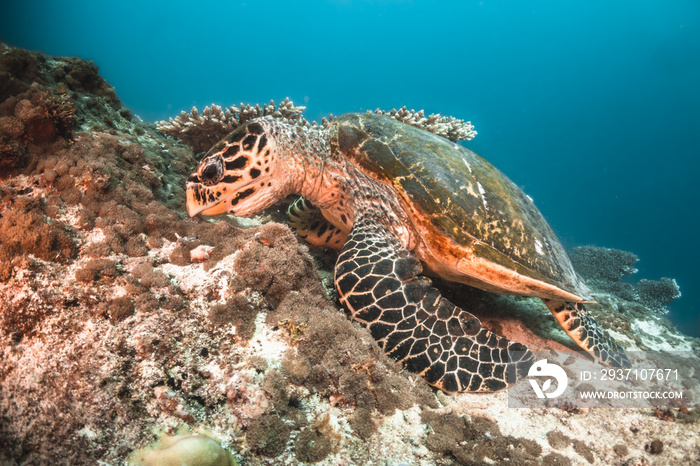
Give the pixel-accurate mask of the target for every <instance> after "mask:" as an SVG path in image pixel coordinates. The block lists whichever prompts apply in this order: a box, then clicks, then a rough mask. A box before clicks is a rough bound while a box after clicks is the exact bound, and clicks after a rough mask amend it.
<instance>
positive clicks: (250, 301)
mask: <svg viewBox="0 0 700 466" xmlns="http://www.w3.org/2000/svg"><path fill="white" fill-rule="evenodd" d="M285 102H288V101H285ZM283 105H284V106H285V108H287V107H289V109H290V110H289V112H291V113H290V115H291V114H294V115H296V113H295V112H296V109H297V108H296V107H293V105H292V104H291V102H289V103H283ZM241 107H242V108H248V110H250V109H252V108H253V107H244V106H241ZM219 110H221V109H219ZM210 112H211V110H210ZM282 113H284V112H282ZM297 113H298V112H297ZM399 113H400V112H399ZM402 115H404V117H406V118H411V119H413V120H416V121H418V120H419V119H420V118H423V116H422V114H417V113H415V112H413V113H411V112H408V111H405V109H404V110H403V114H402ZM186 117H187V119H192V116H191V115H189V116H187V115H186ZM182 119H183V125H184V119H185V117H183V118H182ZM450 121H451V120H450ZM448 123H449V124H451V125H453V126H454V122H448ZM190 126H191V125H190ZM175 135H176V134H175ZM206 137H209V136H207V134H205V133H203V132H200V133H197V137H196V138H195V139H194V142H193V143H192V146H195V149H194V150H193V149H192V147H190V146H188V145H186V144H183V142H182V141H180V140H178V139H176V138H174V137H172V136H168V135H166V134H164V133H163V132H161V131H160V130H159V129H158V128H157V127H156V125H155V124H152V123H147V122H143V121H141V120H140V119H139V118H138V117H137V116H135V115H133V114H132V113H131V112H130V111H129V110H128V109H127V108H125V107H123V106H122V104H121V103H120V101H119V99H118V97H117V95H116V93H115V91H114V89H113V88H112V87H111V86H110V85H109V84H108V83H107V82H106V81H104V80H103V79H102V78H101V77H100V75H99V73H98V69H97V67H96V66H95V65H94V64H93V63H91V62H87V61H84V60H82V59H78V58H66V57H52V56H46V55H44V54H42V53H39V52H30V51H26V50H22V49H17V48H13V47H10V46H7V45H4V44H0V464H3V465H5V464H7V465H19V464H22V465H25V464H26V465H31V464H37V465H39V464H71V465H79V464H104V465H107V464H109V465H117V464H127V463H128V464H158V463H157V461H158V460H159V458H160V460H162V461H165V459H164V458H165V455H170V456H168V458H171V459H172V457H173V456H175V457H177V455H179V454H181V453H179V452H180V451H185V450H187V451H188V452H191V451H193V449H199V450H197V451H200V450H201V451H202V452H203V453H202V455H205V454H206V455H209V456H210V457H211V458H215V459H212V460H211V462H210V463H206V464H235V463H236V462H237V463H238V464H242V465H258V464H260V465H263V464H305V463H315V464H324V465H338V464H424V465H431V464H519V465H520V464H527V465H538V464H542V465H560V464H562V465H565V464H601V465H609V464H620V465H622V464H625V465H635V464H639V465H642V464H681V463H688V464H693V463H694V462H698V461H700V423H699V422H698V417H699V413H698V409H697V408H694V409H688V407H687V406H683V405H679V406H678V407H676V408H672V409H653V408H645V409H578V408H573V407H572V408H570V409H560V408H550V409H514V408H509V407H508V395H507V393H506V392H500V393H497V394H493V395H476V394H460V395H454V396H450V395H446V394H444V393H442V392H437V391H435V390H433V389H431V388H430V387H429V386H428V385H427V384H426V383H425V382H424V381H423V380H422V379H421V378H420V377H417V376H415V375H414V374H411V373H408V372H406V371H403V370H401V368H400V367H399V366H398V365H396V364H395V363H394V362H393V361H391V360H390V359H388V358H387V357H386V356H385V355H384V354H383V353H382V352H381V351H380V350H379V349H378V347H377V345H376V344H375V343H374V341H373V339H372V337H371V335H370V334H369V332H368V331H367V330H365V329H363V328H362V327H360V326H359V325H357V324H355V323H353V322H351V321H350V320H349V319H348V318H347V317H346V315H345V314H344V312H343V310H342V309H341V308H339V306H338V304H337V302H336V300H335V299H334V294H333V290H332V288H333V286H332V278H331V277H332V272H331V270H332V264H333V258H332V255H328V254H327V253H325V252H323V251H316V250H310V249H309V247H307V246H306V245H305V244H303V243H301V242H300V240H299V239H298V238H297V237H296V236H295V235H294V234H293V233H292V231H291V230H290V229H289V228H288V227H287V226H286V225H284V223H283V220H284V215H283V214H282V212H281V211H280V210H271V211H268V212H266V213H265V214H264V215H263V216H260V217H257V218H256V219H253V220H242V219H237V218H233V217H229V216H222V217H220V218H216V219H209V220H204V219H200V218H193V219H191V218H189V217H188V216H187V214H186V212H185V210H184V201H185V196H184V190H183V188H184V185H185V181H186V179H187V176H188V175H189V172H190V171H191V169H192V168H193V167H194V166H195V165H196V156H195V151H199V150H201V147H204V144H205V142H206ZM203 141H204V142H203ZM195 143H196V144H200V145H199V146H196V144H195ZM606 251H607V252H606ZM609 251H614V250H602V249H600V248H591V249H586V250H580V251H578V252H575V253H574V256H575V257H577V258H578V259H581V263H582V264H585V263H593V262H595V261H597V262H596V266H595V267H594V268H592V269H591V273H593V271H597V272H601V271H603V270H608V271H609V273H607V274H603V276H599V277H589V279H590V280H589V281H591V282H592V287H593V288H594V292H595V297H596V300H597V302H598V303H599V304H598V305H591V311H592V312H594V313H595V314H596V319H597V320H599V321H600V322H601V323H602V324H604V325H605V327H606V328H608V329H611V332H612V333H613V334H614V336H615V337H616V338H617V339H618V340H620V341H621V342H622V344H623V345H624V346H625V347H626V348H628V349H630V350H645V349H653V350H657V351H663V350H666V351H671V350H679V349H682V350H685V351H688V352H690V353H691V354H694V356H692V358H691V359H687V360H683V361H682V363H683V364H686V365H689V366H695V367H698V368H699V369H700V358H698V357H697V355H698V354H699V353H700V342H699V341H698V340H697V339H693V338H690V337H687V336H684V335H682V334H680V333H679V332H677V331H676V330H675V329H674V328H673V327H672V325H671V324H670V323H669V322H668V320H666V318H665V315H664V312H663V311H662V310H663V308H664V306H665V305H666V304H668V301H669V300H670V299H673V298H674V297H675V296H676V294H677V293H676V292H675V291H677V289H676V290H675V291H674V287H673V285H674V284H675V283H671V282H670V279H662V281H660V282H655V283H658V284H657V285H654V284H653V283H652V284H649V283H640V284H639V286H637V287H636V288H634V289H630V288H629V287H628V286H627V285H624V284H620V283H621V282H619V278H620V277H621V276H622V273H620V272H619V271H620V270H624V271H625V272H626V273H629V272H630V271H631V270H632V269H633V268H632V265H633V263H634V261H636V260H634V261H633V260H632V257H630V256H629V255H626V254H625V253H622V252H612V253H610V252H609ZM627 254H628V253H627ZM574 262H575V263H576V262H577V261H576V260H575V261H574ZM620 264H622V266H621V265H620ZM620 267H622V269H621V268H620ZM583 269H584V267H583V266H581V270H579V272H580V273H582V274H583V275H585V274H586V270H583ZM615 270H617V271H618V272H616V271H615ZM596 278H597V279H598V281H596ZM663 280H665V281H663ZM443 285H444V287H445V293H446V295H448V296H452V297H453V298H452V299H455V300H458V301H459V302H468V303H469V307H470V309H474V313H475V314H478V315H479V317H480V318H481V319H482V321H483V322H484V323H485V325H487V326H491V327H493V328H498V330H499V333H502V334H503V335H505V336H506V337H508V338H511V339H514V340H518V341H522V342H524V343H526V344H528V345H529V346H530V347H531V348H533V349H570V348H571V346H570V342H569V341H568V338H567V337H566V336H565V335H564V334H563V332H562V331H561V330H560V328H559V327H558V326H557V325H556V324H555V323H554V321H553V320H552V319H551V317H550V316H549V314H548V312H547V311H546V309H545V308H544V306H543V305H542V304H541V302H539V301H538V300H533V299H526V298H515V297H506V296H496V295H491V294H488V293H482V292H479V291H475V290H470V289H467V288H466V287H461V286H456V285H450V284H440V286H443ZM604 309H606V311H604ZM669 357H671V356H669ZM675 362H676V363H678V361H675ZM689 389H691V390H694V391H695V392H697V390H698V387H697V385H694V386H691V387H689ZM192 445H193V446H192ZM149 446H151V447H149ZM195 447H196V448H195ZM178 448H179V449H178ZM224 450H225V451H224ZM183 454H184V453H183ZM187 454H189V453H187ZM149 458H150V459H149ZM154 458H155V459H154ZM200 459H201V458H200Z"/></svg>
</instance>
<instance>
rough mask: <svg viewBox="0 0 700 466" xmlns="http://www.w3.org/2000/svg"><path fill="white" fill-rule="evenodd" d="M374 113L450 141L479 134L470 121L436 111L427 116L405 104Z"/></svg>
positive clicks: (468, 138)
mask: <svg viewBox="0 0 700 466" xmlns="http://www.w3.org/2000/svg"><path fill="white" fill-rule="evenodd" d="M374 113H377V114H379V115H386V116H390V117H392V118H396V119H397V120H399V121H401V122H403V123H406V124H407V125H411V126H415V127H417V128H422V129H425V130H427V131H430V132H431V133H435V134H437V135H438V136H442V137H443V138H445V139H449V140H450V141H455V142H457V141H470V140H472V139H474V137H476V134H477V133H476V131H475V130H474V126H473V125H472V124H471V122H470V121H464V120H459V119H457V118H455V117H451V116H442V115H439V114H435V113H431V114H430V115H428V116H427V117H426V116H425V114H424V113H423V110H419V111H417V112H416V111H415V110H407V109H406V107H405V106H404V107H402V108H400V109H398V110H396V109H392V110H391V111H389V112H386V111H384V110H381V109H376V110H375V111H374Z"/></svg>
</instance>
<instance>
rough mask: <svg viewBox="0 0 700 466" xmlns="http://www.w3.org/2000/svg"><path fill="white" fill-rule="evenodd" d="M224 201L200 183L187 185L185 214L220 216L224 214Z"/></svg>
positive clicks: (191, 215) (192, 215)
mask: <svg viewBox="0 0 700 466" xmlns="http://www.w3.org/2000/svg"><path fill="white" fill-rule="evenodd" d="M225 200H226V199H225V198H224V199H222V198H221V197H220V196H216V195H215V194H214V193H213V192H212V190H211V189H209V188H207V187H206V186H203V185H202V184H201V183H187V213H188V214H189V216H190V217H194V216H195V215H198V214H201V215H220V214H225V213H226V202H224V201H225Z"/></svg>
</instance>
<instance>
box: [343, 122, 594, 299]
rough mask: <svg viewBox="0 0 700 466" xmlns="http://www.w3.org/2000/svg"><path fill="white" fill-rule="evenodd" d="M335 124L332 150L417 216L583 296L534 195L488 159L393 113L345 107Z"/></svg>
mask: <svg viewBox="0 0 700 466" xmlns="http://www.w3.org/2000/svg"><path fill="white" fill-rule="evenodd" d="M335 124H336V131H337V132H336V133H335V136H334V140H335V141H336V144H337V145H336V146H335V150H338V151H340V152H341V153H342V154H343V155H344V156H345V157H347V158H348V159H349V160H351V161H352V162H353V163H354V164H355V165H356V166H357V167H358V168H360V169H361V170H362V171H363V172H365V173H367V174H369V175H370V176H372V177H373V178H375V179H377V180H380V181H382V182H384V183H386V184H388V185H390V186H392V187H393V189H394V190H395V191H396V193H397V195H398V196H399V199H400V200H401V201H402V204H403V205H405V206H408V208H407V209H406V210H407V212H409V215H410V216H414V217H420V218H412V219H411V220H412V221H414V223H415V222H422V223H423V224H428V225H430V227H431V228H430V233H431V234H433V235H438V236H442V238H440V239H441V240H447V241H448V242H452V243H454V244H457V245H459V246H460V247H461V248H462V250H467V251H469V252H470V254H473V255H474V256H476V257H478V258H480V259H484V260H486V261H489V262H490V263H495V264H497V265H500V266H503V267H505V268H507V269H508V270H512V271H514V272H516V273H517V274H518V275H520V276H525V277H528V278H532V279H535V280H538V281H542V282H545V283H547V284H550V285H553V286H555V287H557V288H560V289H562V290H564V291H566V292H568V293H572V294H574V295H576V296H579V297H587V296H588V290H587V288H586V286H585V285H584V284H583V283H582V282H581V281H580V280H579V278H578V276H577V275H576V273H575V272H574V270H573V267H572V266H571V262H570V261H569V257H568V256H567V254H566V252H565V251H564V248H563V247H562V245H561V244H560V243H559V240H558V239H557V237H556V235H555V234H554V232H553V231H552V229H551V228H550V226H549V225H548V224H547V222H546V221H545V219H544V218H543V216H542V214H541V213H540V212H539V210H537V208H536V207H535V205H534V203H533V202H532V199H530V198H529V197H528V196H527V195H525V193H523V192H522V191H521V190H520V188H518V187H517V186H516V185H515V184H514V183H513V182H512V181H511V180H510V179H508V177H506V176H505V175H504V174H503V173H501V172H500V171H499V170H497V169H496V168H495V167H494V166H493V165H491V164H490V163H489V162H487V161H486V160H485V159H483V158H482V157H480V156H479V155H477V154H475V153H474V152H472V151H470V150H469V149H467V148H465V147H463V146H461V145H459V144H456V143H454V142H451V141H448V140H446V139H444V138H442V137H440V136H437V135H435V134H433V133H430V132H428V131H425V130H422V129H419V128H415V127H412V126H409V125H407V124H404V123H401V122H399V121H397V120H395V119H394V118H391V117H386V116H382V115H376V114H371V113H362V114H347V115H344V116H342V117H340V118H338V119H337V120H335ZM439 249H446V248H439ZM438 254H440V253H439V252H438ZM438 259H441V258H438ZM444 260H445V262H449V263H453V262H454V258H450V257H445V258H444Z"/></svg>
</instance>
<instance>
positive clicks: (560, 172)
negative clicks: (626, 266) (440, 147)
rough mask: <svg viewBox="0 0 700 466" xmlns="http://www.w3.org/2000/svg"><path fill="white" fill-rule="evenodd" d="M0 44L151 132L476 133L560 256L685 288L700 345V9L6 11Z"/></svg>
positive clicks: (86, 7) (105, 7)
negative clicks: (207, 122) (330, 124)
mask: <svg viewBox="0 0 700 466" xmlns="http://www.w3.org/2000/svg"><path fill="white" fill-rule="evenodd" d="M0 40H3V41H5V42H7V43H9V44H11V45H14V46H17V47H23V48H29V49H36V50H41V51H43V52H46V53H49V54H53V55H75V56H78V57H81V58H86V59H91V60H94V62H95V63H96V64H97V65H98V66H99V68H100V73H101V75H102V76H104V77H105V79H106V80H107V81H108V82H110V83H111V84H112V85H114V86H115V88H116V92H117V94H118V95H119V97H120V99H121V100H122V102H123V103H124V104H125V105H126V106H127V107H129V108H130V109H131V110H132V111H133V112H134V113H135V114H137V115H139V116H140V117H141V118H142V119H144V120H147V121H156V120H162V119H167V118H168V117H171V116H175V115H177V114H179V112H180V110H189V109H190V108H191V107H192V106H193V105H196V106H197V107H198V108H200V109H202V108H203V107H204V106H205V105H209V104H211V103H217V104H219V105H223V106H229V105H231V104H238V103H239V102H244V103H256V102H260V103H262V102H266V101H269V100H270V99H275V100H276V101H279V100H282V99H284V97H287V96H289V97H290V98H291V99H292V100H293V101H294V102H295V103H296V104H297V105H306V106H307V111H306V117H307V119H309V120H313V119H315V120H317V121H320V119H321V117H323V116H325V115H327V114H329V113H333V114H335V115H339V114H342V113H346V112H354V111H364V110H368V109H374V108H377V107H379V108H383V109H386V110H389V109H391V108H394V107H395V108H398V107H401V106H404V105H405V106H407V107H408V108H409V109H410V108H413V109H416V110H418V109H424V110H425V111H426V113H441V114H444V115H452V116H454V117H457V118H462V119H465V120H471V122H472V123H473V124H474V125H475V127H476V130H477V131H478V132H479V135H478V136H477V137H476V138H475V139H474V140H473V141H470V142H468V143H465V145H466V146H467V147H469V148H470V149H472V150H474V151H476V152H477V153H479V154H480V155H482V156H484V157H485V158H486V159H488V160H489V161H490V162H492V163H493V164H494V165H495V166H496V167H498V168H499V169H500V170H501V171H503V172H504V173H505V174H506V175H507V176H509V177H510V178H511V179H512V180H513V181H515V182H516V184H518V185H519V186H520V187H521V188H522V189H523V190H524V191H525V192H526V193H527V194H528V195H530V196H531V197H532V198H533V199H534V200H535V203H536V205H537V206H538V207H539V209H540V210H541V211H542V213H543V214H544V216H545V218H547V220H548V221H549V223H550V225H551V226H552V227H553V229H554V230H555V231H556V232H557V234H558V235H559V237H560V239H561V240H562V242H563V244H564V245H565V246H566V247H567V248H572V247H574V246H578V245H585V244H594V245H597V246H603V247H611V248H618V249H623V250H627V251H632V252H634V253H635V254H637V255H638V256H639V258H640V261H639V263H638V264H637V267H638V269H639V272H638V273H637V274H636V275H635V276H634V277H633V278H634V280H635V281H636V280H638V279H639V278H649V279H658V278H659V277H662V276H663V277H671V278H675V279H677V281H678V284H679V286H680V288H681V292H682V294H683V296H682V297H681V298H680V299H679V300H677V301H675V302H673V303H672V304H671V306H670V308H671V313H670V315H669V317H670V318H671V320H672V321H673V322H674V323H675V324H676V325H677V326H678V327H679V329H680V330H681V331H683V332H685V333H688V334H691V335H700V321H699V319H700V317H699V314H700V313H698V306H697V304H696V303H697V302H698V300H700V291H698V283H700V272H698V266H699V265H700V252H699V250H700V248H699V247H698V239H697V236H698V233H697V232H698V226H699V224H700V220H698V207H697V201H698V199H700V187H699V185H700V183H698V178H699V176H700V160H699V158H700V157H698V156H699V155H700V150H699V149H698V142H697V136H698V131H699V130H700V111H698V110H699V109H700V86H699V85H698V83H700V3H698V2H697V1H671V2H665V3H663V4H661V3H658V2H650V1H634V2H632V1H621V2H615V3H614V4H607V3H605V4H604V2H580V1H571V2H565V3H560V2H544V1H542V2H532V1H528V2H514V1H513V2H511V1H497V2H471V1H469V2H462V1H459V2H458V1H453V2H435V1H415V2H408V1H304V2H301V1H265V2H255V1H249V2H200V4H199V5H196V6H195V5H194V4H193V3H192V2H182V1H169V2H135V1H122V2H101V3H95V2H87V1H73V2H49V1H32V0H28V1H24V2H11V3H10V2H6V3H5V4H3V6H2V14H0Z"/></svg>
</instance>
